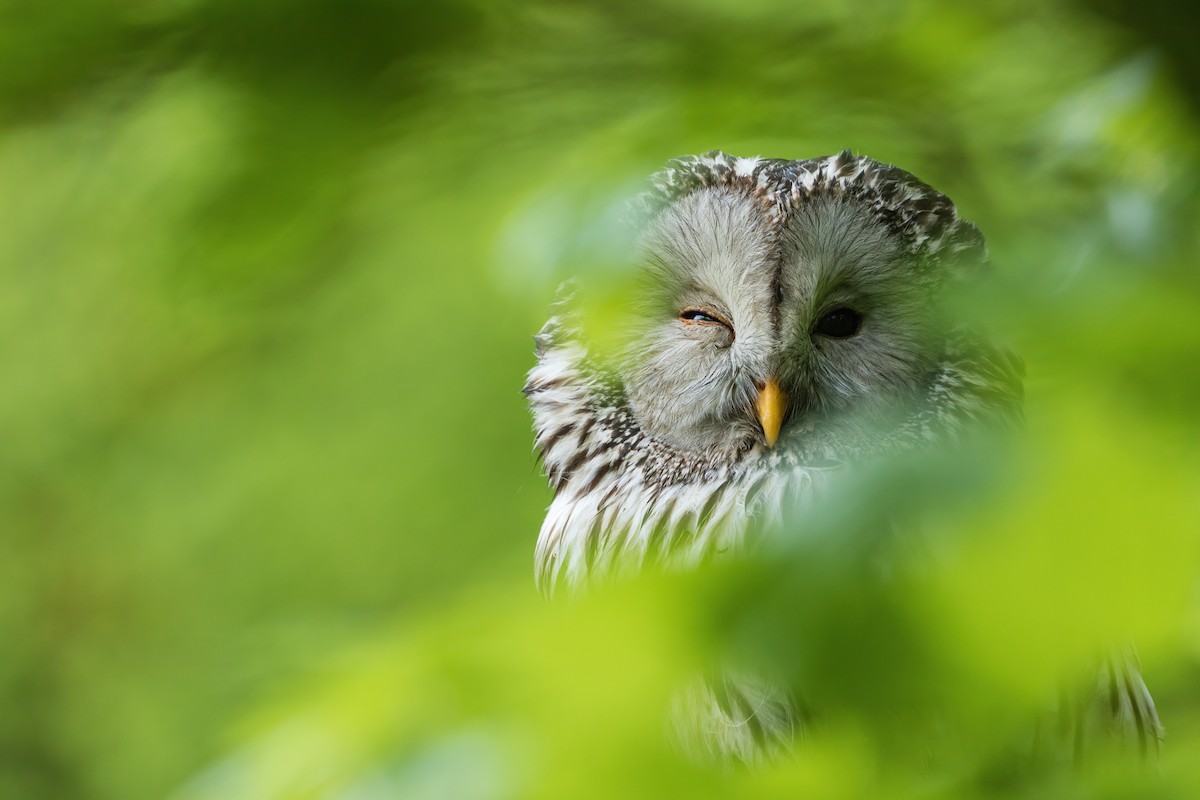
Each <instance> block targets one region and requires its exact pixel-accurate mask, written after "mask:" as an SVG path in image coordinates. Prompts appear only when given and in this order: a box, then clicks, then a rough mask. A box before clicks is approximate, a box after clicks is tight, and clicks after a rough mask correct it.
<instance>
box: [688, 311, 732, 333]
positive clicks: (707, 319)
mask: <svg viewBox="0 0 1200 800" xmlns="http://www.w3.org/2000/svg"><path fill="white" fill-rule="evenodd" d="M679 318H680V319H681V320H683V321H684V322H695V323H699V324H701V325H724V326H725V327H726V328H729V329H730V330H732V329H733V327H732V326H731V325H730V324H729V323H728V322H726V321H725V319H724V318H723V317H722V316H721V315H720V314H718V313H717V312H715V311H713V310H711V309H708V308H685V309H684V310H683V311H681V312H679Z"/></svg>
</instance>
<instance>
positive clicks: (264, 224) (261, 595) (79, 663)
mask: <svg viewBox="0 0 1200 800" xmlns="http://www.w3.org/2000/svg"><path fill="white" fill-rule="evenodd" d="M1188 13H1189V12H1186V11H1184V10H1182V8H1181V7H1176V4H1174V3H1170V2H1167V1H1166V0H1143V2H1140V3H1137V4H1122V3H1116V2H1095V3H1090V2H1083V0H1080V1H1079V2H1068V1H1067V0H1053V1H1047V0H1015V1H1014V0H1005V2H998V1H997V2H976V3H971V4H966V3H957V2H950V1H949V0H947V1H946V2H934V0H914V2H905V3H893V2H857V3H842V2H834V0H815V1H814V2H806V3H793V2H773V1H771V0H736V2H733V1H731V0H693V1H692V2H684V1H683V0H636V2H635V1H633V0H608V1H607V2H603V3H601V2H592V3H587V2H571V1H568V0H562V1H561V2H551V1H550V0H531V2H526V3H519V4H517V3H514V4H501V3H490V2H485V0H449V1H448V2H440V3H417V2H406V0H391V1H390V2H389V1H387V0H307V1H306V2H282V0H254V1H253V2H246V1H245V0H139V1H138V2H115V1H114V0H75V2H72V3H69V4H61V3H46V2H21V1H20V0H13V1H12V2H4V3H2V4H0V20H2V23H0V386H2V388H0V548H2V556H0V796H3V797H6V798H7V797H12V798H81V799H86V800H92V799H93V798H94V799H95V800H131V799H136V798H160V797H167V798H180V799H181V800H199V799H200V798H221V799H222V800H229V799H231V798H337V799H338V800H366V799H368V798H454V799H455V800H459V799H461V800H472V799H474V798H533V797H545V798H586V797H597V798H612V797H655V798H660V797H682V796H688V797H697V798H699V797H846V798H859V797H871V798H887V797H947V798H960V797H1053V798H1064V797H1080V798H1082V797H1128V796H1137V797H1157V796H1162V797H1176V796H1177V797H1195V796H1200V762H1197V760H1196V759H1195V757H1194V753H1195V752H1197V748H1198V747H1200V597H1198V596H1197V593H1196V576H1197V566H1198V561H1200V558H1198V556H1200V547H1198V545H1200V542H1198V541H1197V523H1198V522H1200V449H1198V444H1200V439H1198V436H1197V434H1198V431H1197V409H1198V408H1200V369H1198V366H1200V293H1198V292H1200V268H1198V265H1197V255H1198V254H1200V248H1198V244H1200V225H1198V224H1197V223H1198V221H1200V182H1198V181H1200V120H1198V118H1197V113H1198V111H1200V49H1197V48H1196V47H1195V46H1194V41H1193V39H1194V36H1193V33H1194V30H1195V29H1196V23H1197V21H1198V20H1197V19H1195V18H1194V16H1193V17H1192V18H1188V16H1187V15H1188ZM712 148H721V149H724V150H726V151H728V152H732V153H735V154H739V155H753V154H762V155H769V156H778V157H796V158H800V157H809V156H814V155H823V154H828V153H832V152H836V151H838V150H839V149H841V148H850V149H852V150H854V151H855V152H857V153H863V154H867V155H871V156H872V157H874V158H877V159H880V160H884V161H889V162H892V163H896V164H899V165H901V166H903V167H904V168H906V169H908V170H910V171H912V172H914V173H915V174H917V175H919V176H921V177H922V178H923V179H924V180H926V181H928V182H930V183H932V184H933V185H935V186H937V187H938V188H940V189H942V190H944V191H946V192H947V193H948V194H950V195H951V196H952V197H953V198H954V199H955V200H956V202H957V203H958V205H959V208H960V210H961V211H962V213H963V214H964V215H965V216H967V217H968V218H970V219H973V220H975V221H976V222H978V223H979V225H980V226H981V228H982V229H983V230H984V232H985V233H986V234H987V236H988V239H989V246H990V250H991V254H992V258H993V261H994V267H993V272H994V278H993V281H992V283H990V284H988V289H987V291H985V292H980V293H978V294H977V296H975V297H974V298H968V299H965V300H964V302H966V303H974V305H973V306H971V308H972V309H973V311H972V313H977V314H978V315H979V316H980V318H981V319H985V318H986V319H987V321H988V324H989V325H991V326H992V327H993V328H994V329H995V330H996V331H997V335H998V336H999V337H1001V338H1002V339H1004V340H1005V341H1007V342H1008V343H1009V344H1011V346H1013V347H1014V348H1015V349H1017V350H1018V351H1020V352H1021V354H1022V356H1023V357H1024V359H1025V361H1026V365H1027V370H1028V386H1027V395H1028V397H1027V403H1028V418H1029V420H1028V427H1029V430H1028V434H1027V436H1026V437H1025V439H1024V440H1023V441H1022V442H1019V443H1016V444H1014V445H1013V446H1012V452H1010V454H1009V455H1008V456H1006V457H1005V458H1004V459H999V458H997V459H995V460H992V459H981V460H979V461H977V462H975V463H972V464H968V465H961V464H960V465H952V466H947V465H946V464H938V463H931V464H929V465H922V468H919V469H918V468H915V467H914V466H913V465H911V464H910V465H907V466H903V467H902V468H900V469H893V470H886V469H884V470H882V471H881V472H880V473H879V474H875V475H872V476H871V477H870V479H869V480H865V482H864V484H863V485H861V486H860V487H859V488H858V491H856V492H855V493H854V494H853V495H852V496H851V497H850V499H849V500H848V501H847V502H846V503H844V504H843V505H841V506H839V507H837V508H835V509H833V510H831V511H829V512H828V513H827V514H826V515H825V516H823V517H822V518H821V519H819V520H811V521H809V523H810V524H809V525H807V526H802V527H804V531H801V533H804V534H805V535H798V536H797V542H798V543H794V544H793V545H792V546H789V547H785V548H783V549H782V550H779V551H773V552H772V553H771V554H770V557H769V558H767V557H762V558H760V559H759V560H758V561H757V562H749V563H746V564H742V565H736V566H730V567H727V568H726V569H724V570H722V571H720V572H719V573H715V574H713V575H701V576H696V577H692V578H686V579H681V578H676V579H655V580H647V581H645V582H638V583H635V584H632V585H629V586H624V587H618V588H615V589H612V590H609V591H605V592H598V593H597V594H596V595H595V596H594V597H592V598H589V599H586V600H583V601H579V602H576V603H573V604H566V605H565V606H558V605H548V604H546V603H544V602H543V601H542V600H541V599H540V598H538V597H537V596H536V593H535V592H534V589H533V586H532V579H531V561H532V558H531V554H532V547H533V542H534V539H535V537H536V533H537V528H538V525H539V523H540V519H541V514H542V512H543V510H544V508H545V505H546V503H547V502H548V500H549V495H548V492H547V490H546V488H545V486H544V484H543V481H542V479H541V478H540V476H539V474H538V469H537V465H536V463H535V459H534V455H533V452H532V447H531V436H530V431H529V420H528V417H527V414H526V410H525V407H524V403H523V398H522V397H521V395H520V393H519V389H520V386H521V384H522V382H523V374H524V372H525V371H526V370H527V369H528V368H529V367H530V366H531V364H532V361H533V353H532V340H531V334H532V333H533V332H534V331H536V330H537V329H538V327H540V325H541V322H542V321H543V319H544V317H545V315H546V307H547V305H548V303H549V302H550V301H551V299H552V297H553V295H554V291H555V286H556V284H557V283H558V282H559V281H560V280H561V279H563V278H564V277H567V276H569V275H572V274H575V273H579V272H584V273H589V274H592V275H601V276H603V275H604V274H606V273H605V270H606V268H607V267H608V266H609V265H610V262H612V263H615V259H616V258H617V257H616V256H615V255H614V253H613V248H612V242H613V241H614V240H615V239H614V236H613V233H612V231H613V226H614V224H615V223H614V220H616V219H617V218H618V217H619V212H620V209H621V206H622V203H623V202H624V200H625V199H626V198H628V197H629V195H630V194H631V193H632V192H634V191H636V189H637V187H638V185H639V181H641V180H642V179H643V177H644V176H645V175H646V174H647V173H649V172H650V171H652V170H653V169H655V168H657V167H658V166H659V165H661V164H662V163H663V162H664V161H665V160H666V159H668V158H670V157H673V156H675V155H679V154H683V153H691V152H701V151H704V150H708V149H712ZM914 506H916V507H919V508H917V509H916V510H917V511H918V512H919V513H920V514H922V515H923V518H924V519H925V520H926V522H927V524H926V526H925V529H926V531H928V532H929V535H930V537H931V539H932V541H934V546H933V547H932V548H931V550H932V551H933V552H934V553H935V555H936V558H933V559H932V560H923V559H918V560H915V561H913V562H912V563H908V565H907V566H905V564H906V563H907V562H905V561H904V560H903V558H901V555H902V554H897V553H894V552H891V550H890V549H889V548H893V547H894V546H893V545H892V544H889V543H887V542H882V541H880V539H879V537H878V536H876V535H874V533H873V532H875V531H878V530H879V529H880V527H881V526H884V525H886V520H887V519H889V518H890V516H891V515H893V514H895V513H897V512H898V509H901V508H909V507H914ZM810 531H817V532H818V533H817V534H815V535H809V533H805V532H810ZM881 550H883V551H886V552H885V553H884V555H885V556H886V558H887V559H889V560H890V561H891V562H893V563H896V562H897V561H898V562H899V564H900V566H899V567H897V568H896V569H895V570H893V572H892V573H891V574H890V575H888V576H882V577H881V573H880V571H879V570H877V569H874V568H873V567H872V566H871V565H873V564H877V563H878V562H879V557H880V551H881ZM934 562H936V565H937V566H936V567H934V566H931V563H934ZM1124 641H1135V642H1137V644H1138V646H1139V647H1140V650H1141V654H1142V659H1143V662H1144V666H1145V672H1146V675H1147V681H1148V682H1149V684H1150V686H1151V688H1152V689H1153V690H1154V692H1155V695H1156V697H1157V699H1158V703H1159V709H1160V712H1161V714H1162V717H1163V720H1164V723H1165V725H1166V728H1167V740H1166V743H1165V746H1164V751H1163V756H1162V758H1161V761H1160V762H1159V763H1158V764H1157V765H1151V766H1149V767H1147V766H1143V765H1141V764H1140V763H1139V761H1138V759H1136V758H1134V757H1132V756H1131V755H1130V754H1129V752H1128V751H1127V750H1123V749H1121V748H1120V747H1116V748H1113V749H1112V750H1111V752H1110V751H1109V750H1107V749H1103V748H1101V750H1102V752H1103V755H1102V756H1101V757H1095V758H1089V759H1088V760H1086V762H1085V764H1084V765H1083V766H1082V767H1074V768H1070V767H1064V766H1062V765H1061V764H1060V763H1058V761H1059V760H1058V759H1056V758H1055V757H1053V756H1051V757H1050V758H1048V759H1044V758H1041V759H1039V758H1033V757H1030V756H1029V754H1028V749H1029V748H1028V747H1027V741H1026V740H1028V739H1029V738H1030V736H1031V731H1032V730H1033V724H1032V722H1031V720H1034V719H1035V718H1036V717H1038V715H1039V714H1041V712H1042V711H1043V710H1044V709H1045V708H1047V707H1048V705H1049V704H1051V703H1052V702H1053V701H1054V699H1055V697H1056V696H1057V693H1058V691H1059V687H1060V686H1062V685H1064V684H1070V682H1071V681H1072V680H1073V676H1076V675H1079V676H1083V677H1082V678H1081V680H1085V681H1086V675H1087V671H1088V669H1089V668H1090V667H1089V665H1092V664H1094V663H1095V658H1096V654H1097V653H1099V652H1103V650H1104V648H1105V647H1106V646H1107V645H1109V644H1111V643H1113V642H1124ZM718 657H719V658H734V659H741V660H746V661H751V662H754V661H758V662H762V663H765V664H767V665H768V667H769V668H771V669H774V670H777V671H778V672H779V673H780V674H781V675H782V676H784V678H785V679H789V680H793V681H794V682H795V683H796V685H797V686H798V687H802V689H803V691H804V692H805V694H806V695H807V696H808V697H809V699H810V700H811V701H812V702H813V705H814V707H816V709H817V710H818V713H817V718H818V722H817V723H816V724H814V727H813V729H812V731H811V734H810V735H809V736H808V738H807V740H806V741H805V742H803V743H801V745H800V746H799V747H798V748H797V751H796V753H795V754H794V755H793V756H792V757H789V758H786V759H784V760H782V761H781V762H779V763H776V764H773V765H771V766H768V767H765V768H763V769H759V770H757V771H749V772H748V771H742V770H732V771H721V770H714V769H712V768H708V767H703V766H697V765H693V764H690V763H688V762H687V761H686V760H684V759H682V758H681V757H680V756H678V755H677V754H676V753H674V752H673V751H672V750H671V749H670V747H669V746H668V745H667V744H666V737H665V735H664V723H663V708H664V706H665V704H666V702H667V700H666V698H667V697H668V695H669V693H670V688H671V687H672V686H675V685H677V683H678V681H679V680H681V676H684V675H688V674H690V673H691V672H692V671H693V670H695V669H697V668H699V665H703V664H706V663H710V662H711V661H712V660H713V659H714V658H718ZM1101 738H1102V737H1101Z"/></svg>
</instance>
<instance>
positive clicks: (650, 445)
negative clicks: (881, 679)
mask: <svg viewBox="0 0 1200 800" xmlns="http://www.w3.org/2000/svg"><path fill="white" fill-rule="evenodd" d="M634 208H635V212H636V214H635V216H636V218H637V220H638V226H639V235H638V237H637V250H638V259H637V263H638V265H639V269H640V273H641V278H642V282H641V290H640V296H639V297H638V298H637V300H638V302H637V309H636V310H635V311H633V312H631V313H630V315H629V316H628V319H627V320H626V321H624V322H622V323H621V327H622V330H621V332H620V333H621V341H622V343H623V344H622V346H621V348H620V354H619V357H616V358H612V357H602V356H599V355H596V354H594V353H593V352H591V350H590V348H589V347H588V344H587V342H586V341H585V340H584V337H583V335H582V334H581V333H580V330H579V326H578V325H577V324H576V323H575V321H574V320H573V317H572V313H571V311H570V305H569V302H568V303H567V304H565V305H560V307H559V309H558V313H556V314H555V316H553V317H552V318H551V319H550V321H549V322H547V324H546V326H545V327H544V328H543V329H542V331H541V332H540V333H539V334H538V335H537V336H536V337H535V340H536V344H537V358H538V360H537V364H536V366H535V367H534V368H533V369H532V370H531V371H530V373H529V376H528V380H527V383H526V385H525V388H524V392H525V395H526V396H527V398H528V401H529V404H530V407H531V410H532V413H533V417H534V429H535V434H536V448H537V450H538V452H539V454H540V458H541V462H542V465H543V468H544V471H545V473H546V475H547V477H548V480H549V482H550V484H551V486H552V488H553V490H554V498H553V501H552V502H551V504H550V507H549V509H548V511H547V514H546V518H545V521H544V523H543V525H542V528H541V532H540V535H539V537H538V541H537V546H536V550H535V575H536V579H537V583H538V585H539V586H540V587H541V589H542V590H543V591H544V592H546V593H550V594H554V593H558V592H563V591H566V592H571V591H578V590H580V589H582V588H584V587H586V586H587V585H589V584H591V583H594V582H596V581H599V580H611V579H614V578H619V577H620V576H624V575H631V574H634V573H637V572H639V571H641V570H644V569H647V568H655V569H667V570H686V569H691V568H694V567H696V566H697V565H700V564H702V563H705V562H706V561H709V560H712V559H715V558H720V557H721V554H724V553H729V552H737V551H739V550H741V549H743V548H746V547H750V546H753V544H754V542H753V541H752V539H753V537H754V532H755V531H758V530H761V529H762V527H763V526H764V525H770V524H772V523H775V522H778V521H779V519H780V517H781V515H782V513H783V511H784V510H785V508H786V507H787V506H788V504H789V503H804V502H806V501H808V500H810V499H811V498H814V497H816V496H817V495H818V494H819V493H820V492H821V491H822V488H823V487H824V486H826V485H827V484H828V483H829V482H830V481H831V480H834V479H836V476H837V475H839V474H841V473H844V472H845V471H847V470H853V469H854V466H855V465H856V464H861V463H863V462H864V461H866V460H869V459H871V458H876V457H879V456H884V455H893V454H902V453H905V452H908V451H913V450H917V449H924V448H930V447H938V446H941V445H949V444H953V443H954V442H957V441H961V440H962V439H963V437H965V436H967V435H969V434H970V433H971V432H972V431H977V430H979V429H981V428H983V427H991V426H1000V427H1010V426H1014V425H1016V424H1017V423H1018V421H1019V418H1020V415H1021V402H1022V388H1021V386H1022V382H1021V366H1020V363H1019V361H1018V360H1017V359H1016V358H1014V357H1013V356H1011V355H1009V354H1008V353H1007V352H1005V351H1004V350H1002V349H1000V348H997V347H994V346H991V345H990V344H989V343H988V342H987V341H986V340H985V338H984V337H983V336H981V335H980V334H978V333H977V332H974V331H972V330H970V329H969V327H966V326H964V325H962V324H954V323H952V322H948V321H947V318H946V317H945V316H944V315H942V314H941V313H939V311H938V309H939V307H940V305H939V304H940V302H941V300H942V298H943V297H944V296H945V295H946V293H947V291H948V289H949V287H950V286H952V285H953V284H956V283H961V282H963V281H970V280H971V279H972V277H973V276H974V275H975V274H976V273H977V272H978V271H979V269H980V268H981V266H982V265H983V264H984V263H985V261H986V252H985V247H984V240H983V237H982V235H981V234H980V232H979V230H978V229H977V228H976V226H975V225H973V224H972V223H970V222H968V221H966V220H964V219H961V218H960V217H959V216H958V213H957V210H956V208H955V206H954V204H953V203H952V202H951V201H950V199H949V198H948V197H946V196H945V195H944V194H941V193H940V192H938V191H936V190H934V189H932V188H931V187H930V186H928V185H926V184H925V183H923V182H921V181H920V180H918V179H917V178H915V177H914V176H913V175H911V174H909V173H907V172H905V171H903V170H901V169H899V168H897V167H893V166H889V165H887V164H883V163H880V162H878V161H874V160H872V159H870V158H866V157H861V156H854V155H852V154H851V153H849V152H842V153H841V154H839V155H834V156H829V157H823V158H813V159H806V160H800V161H791V160H784V159H771V158H737V157H733V156H730V155H727V154H725V153H722V152H719V151H713V152H709V153H705V154H704V155H701V156H688V157H683V158H679V159H676V160H674V161H672V162H670V163H669V164H668V165H667V166H666V167H665V168H664V169H663V170H662V171H660V172H658V173H657V174H655V175H654V176H652V177H651V179H650V182H649V188H648V189H647V190H646V191H645V192H644V193H643V194H642V195H641V196H640V197H638V198H637V199H636V201H635V202H634ZM1128 664H1129V662H1128V659H1120V660H1119V661H1114V666H1112V668H1111V669H1110V670H1109V672H1107V673H1105V675H1108V676H1109V677H1108V678H1105V677H1102V678H1101V680H1102V682H1103V681H1105V680H1107V681H1108V682H1109V683H1112V685H1113V686H1117V684H1118V681H1116V680H1115V679H1112V678H1111V675H1113V674H1115V673H1116V671H1117V670H1118V669H1120V670H1123V671H1122V672H1121V674H1122V675H1123V676H1125V678H1126V679H1123V680H1121V681H1119V684H1120V687H1119V688H1120V692H1119V694H1120V698H1119V701H1118V698H1117V694H1114V695H1113V703H1114V704H1117V705H1120V706H1122V708H1125V709H1127V710H1128V714H1129V715H1131V716H1132V717H1136V718H1139V719H1141V720H1142V724H1143V725H1144V726H1145V728H1146V730H1147V731H1154V732H1156V731H1157V718H1156V717H1155V716H1154V715H1153V705H1152V703H1150V704H1149V706H1148V709H1147V703H1148V702H1149V700H1148V698H1149V695H1148V693H1146V692H1145V690H1144V686H1143V685H1141V682H1140V677H1137V673H1136V670H1131V669H1130V668H1128ZM676 705H677V711H676V723H677V724H676V729H677V731H678V732H679V735H680V737H681V739H682V740H684V741H685V743H686V744H687V745H688V746H689V748H690V749H692V750H700V751H704V752H707V753H709V754H711V755H712V756H713V757H715V758H717V759H722V760H740V761H754V760H757V759H759V758H762V757H763V756H764V755H766V754H769V753H771V752H772V751H774V750H778V749H779V748H781V747H786V746H787V745H788V743H789V742H790V740H791V738H792V737H793V736H794V734H795V732H796V730H797V726H799V725H801V724H802V722H803V721H802V719H801V718H800V715H799V713H798V712H797V710H796V706H795V704H794V702H793V701H792V699H791V698H790V697H789V695H788V693H787V692H786V691H784V690H782V689H780V688H778V687H775V686H773V685H772V684H771V683H770V682H769V681H764V680H762V679H759V678H757V677H755V676H750V675H740V674H730V675H722V676H719V677H716V678H709V679H707V680H699V679H698V680H697V682H696V683H695V685H694V686H692V687H689V688H686V689H684V690H682V691H681V693H680V698H679V702H678V703H677V704H676ZM1115 709H1116V706H1115V705H1114V713H1117V711H1116V710H1115ZM1139 714H1141V715H1142V716H1141V717H1138V715H1139Z"/></svg>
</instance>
